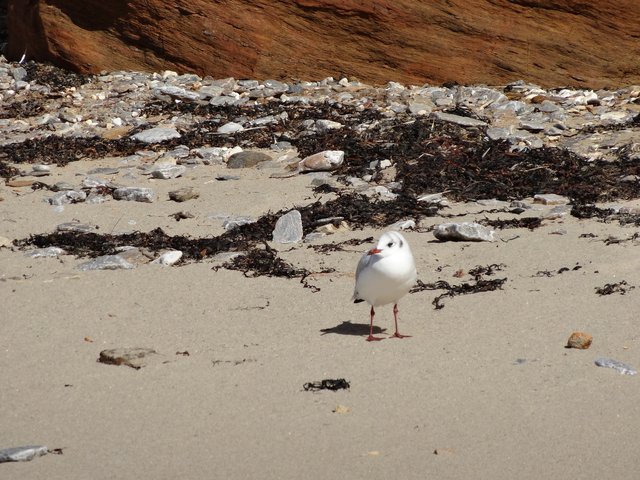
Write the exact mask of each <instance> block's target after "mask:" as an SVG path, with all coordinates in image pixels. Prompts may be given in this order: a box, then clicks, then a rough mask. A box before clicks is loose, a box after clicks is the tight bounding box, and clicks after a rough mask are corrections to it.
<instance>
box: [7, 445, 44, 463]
mask: <svg viewBox="0 0 640 480" xmlns="http://www.w3.org/2000/svg"><path fill="white" fill-rule="evenodd" d="M47 453H49V449H48V448H47V447H45V446H44V445H27V446H24V447H12V448H3V449H0V463H5V462H28V461H31V460H33V459H34V458H36V457H41V456H42V455H46V454H47Z"/></svg>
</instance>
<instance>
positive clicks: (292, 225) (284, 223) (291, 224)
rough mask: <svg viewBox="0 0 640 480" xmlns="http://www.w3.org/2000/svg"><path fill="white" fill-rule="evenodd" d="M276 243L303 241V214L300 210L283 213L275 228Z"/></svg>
mask: <svg viewBox="0 0 640 480" xmlns="http://www.w3.org/2000/svg"><path fill="white" fill-rule="evenodd" d="M273 241H274V242H276V243H298V242H300V241H302V216H301V215H300V212H299V211H298V210H291V211H290V212H288V213H286V214H284V215H282V216H281V217H280V218H279V219H278V221H277V222H276V227H275V229H274V230H273Z"/></svg>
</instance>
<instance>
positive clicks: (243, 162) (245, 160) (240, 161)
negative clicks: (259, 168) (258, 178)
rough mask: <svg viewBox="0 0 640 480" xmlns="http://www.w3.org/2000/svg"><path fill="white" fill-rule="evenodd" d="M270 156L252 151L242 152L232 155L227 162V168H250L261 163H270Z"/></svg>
mask: <svg viewBox="0 0 640 480" xmlns="http://www.w3.org/2000/svg"><path fill="white" fill-rule="evenodd" d="M271 160H272V158H271V156H270V155H267V154H266V153H263V152H257V151H254V150H245V151H243V152H238V153H234V154H233V155H231V156H230V157H229V160H227V167H228V168H251V167H255V166H256V165H257V164H259V163H262V162H268V161H271Z"/></svg>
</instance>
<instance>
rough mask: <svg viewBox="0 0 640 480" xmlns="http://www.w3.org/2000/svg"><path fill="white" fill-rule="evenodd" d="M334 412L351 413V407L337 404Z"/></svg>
mask: <svg viewBox="0 0 640 480" xmlns="http://www.w3.org/2000/svg"><path fill="white" fill-rule="evenodd" d="M333 413H338V414H340V415H344V414H346V413H351V409H350V408H349V407H346V406H344V405H336V408H334V409H333Z"/></svg>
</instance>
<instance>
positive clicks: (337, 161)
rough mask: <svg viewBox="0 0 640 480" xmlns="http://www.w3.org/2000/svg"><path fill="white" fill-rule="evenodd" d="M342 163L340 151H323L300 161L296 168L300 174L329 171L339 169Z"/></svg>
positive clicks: (342, 153)
mask: <svg viewBox="0 0 640 480" xmlns="http://www.w3.org/2000/svg"><path fill="white" fill-rule="evenodd" d="M343 161H344V152H343V151H342V150H325V151H323V152H319V153H314V154H313V155H309V156H308V157H305V158H304V159H302V160H300V162H299V163H298V168H299V170H300V171H301V172H317V171H330V170H335V169H337V168H339V167H340V165H342V162H343Z"/></svg>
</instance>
